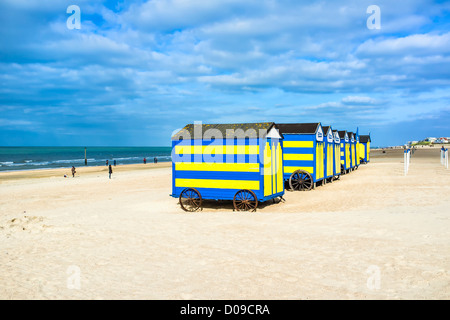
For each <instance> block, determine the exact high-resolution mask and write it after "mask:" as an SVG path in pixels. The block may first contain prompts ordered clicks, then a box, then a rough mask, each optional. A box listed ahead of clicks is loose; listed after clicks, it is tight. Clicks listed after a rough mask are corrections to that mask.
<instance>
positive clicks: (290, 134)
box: [277, 122, 324, 190]
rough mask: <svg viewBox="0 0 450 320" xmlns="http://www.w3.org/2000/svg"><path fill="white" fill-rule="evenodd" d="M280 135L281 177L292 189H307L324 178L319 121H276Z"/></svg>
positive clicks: (322, 146)
mask: <svg viewBox="0 0 450 320" xmlns="http://www.w3.org/2000/svg"><path fill="white" fill-rule="evenodd" d="M277 126H278V129H279V130H280V133H281V134H282V135H283V165H284V170H283V172H284V180H285V181H287V182H289V187H290V188H291V189H292V190H311V189H312V188H314V187H315V186H316V183H317V182H319V181H322V180H323V179H324V141H323V140H324V135H323V130H322V125H321V124H320V122H316V123H286V124H279V123H278V124H277Z"/></svg>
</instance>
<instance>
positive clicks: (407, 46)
mask: <svg viewBox="0 0 450 320" xmlns="http://www.w3.org/2000/svg"><path fill="white" fill-rule="evenodd" d="M356 52H357V53H358V54H361V55H364V56H369V55H370V56H375V55H382V56H391V55H395V56H398V55H399V56H418V55H419V56H421V55H440V54H448V53H449V52H450V32H449V33H445V34H441V35H439V34H413V35H409V36H406V37H398V38H390V39H377V40H373V39H370V40H367V41H365V42H364V43H362V44H361V45H360V46H359V47H358V49H357V50H356Z"/></svg>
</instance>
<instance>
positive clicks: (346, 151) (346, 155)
mask: <svg viewBox="0 0 450 320" xmlns="http://www.w3.org/2000/svg"><path fill="white" fill-rule="evenodd" d="M338 133H339V139H340V141H341V173H342V174H346V173H348V172H349V171H350V168H351V163H350V140H349V138H348V134H347V131H345V130H343V131H338Z"/></svg>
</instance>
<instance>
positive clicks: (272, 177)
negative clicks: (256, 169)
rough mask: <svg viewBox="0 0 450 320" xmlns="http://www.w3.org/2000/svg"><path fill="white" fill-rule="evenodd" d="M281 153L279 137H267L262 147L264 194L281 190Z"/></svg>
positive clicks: (282, 183) (282, 184) (267, 194)
mask: <svg viewBox="0 0 450 320" xmlns="http://www.w3.org/2000/svg"><path fill="white" fill-rule="evenodd" d="M282 161H283V155H282V150H281V143H280V140H279V139H271V138H268V139H267V143H266V145H265V148H264V196H265V197H267V196H271V195H273V194H275V193H279V192H283V188H284V182H283V165H282Z"/></svg>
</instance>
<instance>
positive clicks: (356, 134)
mask: <svg viewBox="0 0 450 320" xmlns="http://www.w3.org/2000/svg"><path fill="white" fill-rule="evenodd" d="M355 143H356V145H355V148H356V168H358V167H359V165H360V164H361V153H360V151H361V149H360V143H359V128H356V133H355Z"/></svg>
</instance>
